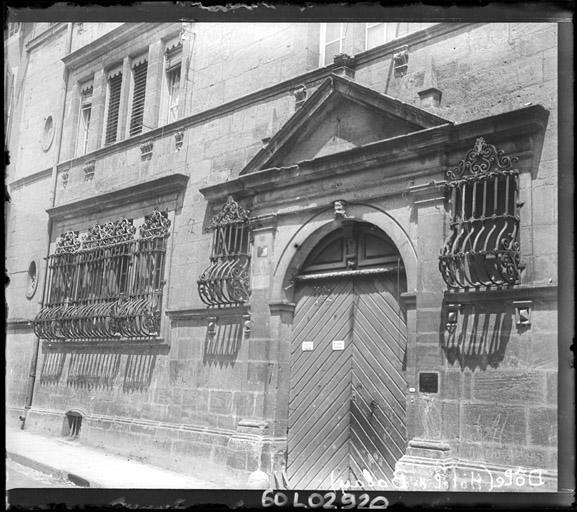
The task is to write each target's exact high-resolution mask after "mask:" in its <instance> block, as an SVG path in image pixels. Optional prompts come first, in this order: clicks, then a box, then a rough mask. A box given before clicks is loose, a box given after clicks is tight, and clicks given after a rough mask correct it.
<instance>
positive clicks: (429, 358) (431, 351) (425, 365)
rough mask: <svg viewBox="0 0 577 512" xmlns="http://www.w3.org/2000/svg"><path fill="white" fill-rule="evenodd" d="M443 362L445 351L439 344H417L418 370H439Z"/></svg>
mask: <svg viewBox="0 0 577 512" xmlns="http://www.w3.org/2000/svg"><path fill="white" fill-rule="evenodd" d="M443 363H444V357H443V352H442V350H441V348H440V347H439V346H438V345H418V346H417V370H439V369H441V368H442V367H443Z"/></svg>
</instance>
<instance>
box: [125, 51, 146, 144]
mask: <svg viewBox="0 0 577 512" xmlns="http://www.w3.org/2000/svg"><path fill="white" fill-rule="evenodd" d="M147 72H148V61H147V60H146V58H141V59H138V60H135V61H133V63H132V101H131V108H130V129H129V135H130V136H133V135H138V134H139V133H140V132H142V126H143V119H144V102H145V99H146V75H147Z"/></svg>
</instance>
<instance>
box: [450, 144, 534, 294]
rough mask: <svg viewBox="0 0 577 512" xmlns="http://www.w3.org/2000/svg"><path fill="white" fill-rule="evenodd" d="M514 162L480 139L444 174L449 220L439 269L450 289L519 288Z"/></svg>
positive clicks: (517, 174)
mask: <svg viewBox="0 0 577 512" xmlns="http://www.w3.org/2000/svg"><path fill="white" fill-rule="evenodd" d="M516 160H517V158H516V157H508V156H505V155H504V153H503V151H500V150H497V149H496V148H495V146H493V145H491V144H487V143H486V142H485V140H484V139H483V138H482V137H480V138H478V139H477V140H476V142H475V145H474V147H473V148H472V149H471V150H470V151H469V152H468V153H467V155H466V156H465V158H464V159H463V160H461V161H460V162H459V164H458V165H457V166H456V167H453V168H451V169H449V170H448V171H447V173H446V174H447V179H448V182H447V184H446V187H447V192H448V193H450V201H451V209H452V218H451V223H450V230H451V231H450V234H449V236H448V238H447V240H446V242H445V245H444V247H443V249H442V250H441V256H440V257H439V270H440V272H441V275H442V276H443V279H444V281H445V283H447V285H448V286H449V288H450V289H460V288H464V289H467V288H479V287H483V286H484V287H502V286H508V285H515V284H518V283H519V280H520V272H521V270H522V269H523V268H524V265H523V264H522V263H521V261H520V255H519V212H518V210H519V204H518V191H519V181H518V179H519V170H518V169H516V168H513V164H514V162H516Z"/></svg>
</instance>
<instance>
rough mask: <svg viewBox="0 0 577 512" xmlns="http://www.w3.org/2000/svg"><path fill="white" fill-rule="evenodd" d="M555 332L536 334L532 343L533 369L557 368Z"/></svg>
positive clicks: (556, 338)
mask: <svg viewBox="0 0 577 512" xmlns="http://www.w3.org/2000/svg"><path fill="white" fill-rule="evenodd" d="M558 339H559V337H558V335H557V333H556V332H539V331H538V332H536V333H535V334H534V335H533V342H532V349H533V350H532V351H531V352H532V361H531V363H532V366H533V368H535V369H544V370H556V369H557V366H558V354H557V342H558Z"/></svg>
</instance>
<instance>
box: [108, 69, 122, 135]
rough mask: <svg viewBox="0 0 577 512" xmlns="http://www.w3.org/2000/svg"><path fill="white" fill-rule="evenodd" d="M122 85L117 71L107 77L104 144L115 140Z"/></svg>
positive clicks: (120, 76) (120, 75)
mask: <svg viewBox="0 0 577 512" xmlns="http://www.w3.org/2000/svg"><path fill="white" fill-rule="evenodd" d="M121 87H122V73H120V72H118V73H116V74H115V75H113V76H109V77H108V115H107V118H106V136H105V139H104V143H105V144H112V143H114V142H116V135H117V132H118V114H119V112H120V89H121Z"/></svg>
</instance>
